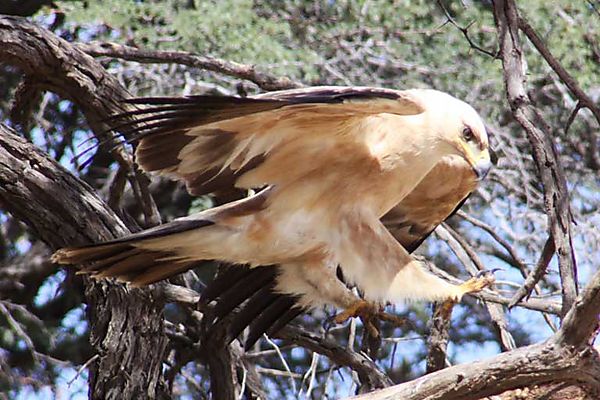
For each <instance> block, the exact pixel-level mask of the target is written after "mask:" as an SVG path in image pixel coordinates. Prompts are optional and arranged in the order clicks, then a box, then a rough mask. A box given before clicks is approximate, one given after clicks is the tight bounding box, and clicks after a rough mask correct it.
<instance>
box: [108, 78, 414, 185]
mask: <svg viewBox="0 0 600 400" xmlns="http://www.w3.org/2000/svg"><path fill="white" fill-rule="evenodd" d="M413 93H414V92H411V91H396V90H389V89H376V88H365V87H315V88H309V89H295V90H288V91H280V92H273V93H269V94H265V95H261V96H256V97H251V98H239V97H216V96H188V97H184V98H140V99H133V100H130V101H129V102H130V103H133V104H137V105H146V106H148V107H146V108H144V109H140V110H135V111H133V112H129V113H125V114H121V115H119V116H117V117H116V118H115V121H114V123H115V125H116V126H115V130H121V131H125V132H127V133H128V138H129V139H130V140H132V141H137V140H139V145H138V146H137V148H136V161H137V163H138V164H139V165H140V166H141V167H142V168H143V169H144V170H146V171H156V172H159V173H162V174H169V175H173V176H175V177H176V178H178V179H181V180H183V181H185V183H186V185H187V187H188V190H189V191H190V193H191V194H193V195H201V194H206V193H209V192H212V191H217V190H222V189H230V188H232V187H233V186H234V185H235V186H237V187H241V188H257V187H262V186H264V185H265V184H270V183H281V181H285V180H293V179H294V177H295V176H296V175H298V174H303V173H304V172H305V171H304V169H311V170H315V169H318V168H321V167H322V166H327V165H332V164H333V163H330V161H331V160H329V159H328V158H327V157H328V156H327V154H330V155H331V156H335V154H336V152H332V151H328V149H332V148H345V149H346V150H347V151H346V153H347V154H348V156H349V157H361V156H364V155H365V154H368V155H369V156H370V154H371V153H370V151H369V148H368V145H366V144H365V143H363V142H361V138H360V137H357V136H358V135H361V134H362V133H361V131H360V130H358V129H351V127H352V126H353V125H352V123H353V122H356V121H358V120H359V119H360V118H364V117H366V116H369V115H373V114H380V113H389V114H399V115H414V114H419V113H421V112H422V111H423V109H422V107H421V106H420V105H419V103H418V101H417V100H416V97H415V95H414V94H413ZM349 127H350V128H349ZM299 149H301V150H302V151H301V152H299V151H297V150H299ZM297 154H300V155H303V156H304V157H306V154H309V155H313V157H312V159H311V162H310V163H307V162H295V161H298V160H294V157H295V155H297ZM298 157H299V156H298ZM286 160H288V161H289V162H290V163H293V168H287V167H286V166H285V165H281V164H282V162H285V161H286ZM300 161H301V160H300ZM304 161H306V160H304Z"/></svg>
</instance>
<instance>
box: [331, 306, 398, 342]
mask: <svg viewBox="0 0 600 400" xmlns="http://www.w3.org/2000/svg"><path fill="white" fill-rule="evenodd" d="M356 317H358V318H360V319H361V320H362V322H363V325H364V327H365V328H366V329H367V330H368V331H369V333H370V335H371V336H372V337H375V338H377V337H379V329H378V328H377V326H376V325H375V324H374V321H375V320H376V319H378V320H380V321H385V322H390V323H391V324H392V325H394V326H395V327H400V326H403V325H404V324H405V323H406V321H405V320H404V318H400V317H398V316H396V315H393V314H389V313H386V312H384V311H383V309H382V308H381V307H380V306H379V305H377V304H373V303H369V302H368V301H366V300H358V301H356V302H355V303H353V304H351V305H350V307H348V308H347V309H345V310H344V311H342V312H341V313H339V314H338V315H336V316H335V317H334V318H333V321H334V322H335V323H337V324H342V323H344V322H346V321H348V320H349V319H350V318H356Z"/></svg>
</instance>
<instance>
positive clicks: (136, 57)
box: [76, 43, 303, 90]
mask: <svg viewBox="0 0 600 400" xmlns="http://www.w3.org/2000/svg"><path fill="white" fill-rule="evenodd" d="M76 47H77V48H79V49H80V50H82V51H84V52H86V53H87V54H89V55H91V56H94V57H112V58H120V59H122V60H128V61H135V62H139V63H144V64H154V63H159V64H181V65H187V66H189V67H194V68H200V69H205V70H208V71H213V72H218V73H221V74H224V75H229V76H233V77H236V78H240V79H245V80H248V81H250V82H254V83H255V84H256V85H258V87H260V88H261V89H264V90H282V89H293V88H298V87H301V86H303V85H302V84H300V83H298V82H294V81H292V80H291V79H289V78H285V77H283V78H282V77H276V76H273V75H270V74H268V73H266V72H262V71H259V70H258V69H257V68H256V67H255V66H254V65H247V64H240V63H236V62H233V61H227V60H222V59H220V58H214V57H207V56H199V55H195V54H192V53H188V52H185V51H161V50H146V49H138V48H135V47H131V46H124V45H121V44H117V43H78V44H77V45H76Z"/></svg>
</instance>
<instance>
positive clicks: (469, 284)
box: [452, 272, 496, 302]
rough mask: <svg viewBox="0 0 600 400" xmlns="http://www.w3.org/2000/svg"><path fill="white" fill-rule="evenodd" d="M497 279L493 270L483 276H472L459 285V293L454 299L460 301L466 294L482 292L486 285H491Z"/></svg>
mask: <svg viewBox="0 0 600 400" xmlns="http://www.w3.org/2000/svg"><path fill="white" fill-rule="evenodd" d="M495 280H496V278H494V273H493V272H486V273H485V274H484V275H483V276H477V277H474V278H471V279H469V280H468V281H466V282H465V283H463V284H461V285H459V286H458V291H457V294H456V296H455V297H454V298H453V299H452V300H454V301H456V302H459V301H460V299H461V298H462V297H463V296H464V295H465V294H472V293H477V292H480V291H482V290H483V289H485V288H486V287H488V286H491V285H492V284H493V283H494V281H495Z"/></svg>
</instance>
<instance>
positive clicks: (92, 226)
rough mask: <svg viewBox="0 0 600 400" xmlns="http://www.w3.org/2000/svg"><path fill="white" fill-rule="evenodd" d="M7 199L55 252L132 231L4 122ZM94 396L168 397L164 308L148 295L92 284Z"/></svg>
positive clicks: (1, 172)
mask: <svg viewBox="0 0 600 400" xmlns="http://www.w3.org/2000/svg"><path fill="white" fill-rule="evenodd" d="M0 201H1V203H2V207H3V208H4V209H6V210H7V211H8V212H10V213H11V214H13V215H14V216H15V217H17V218H18V219H20V220H21V221H24V222H25V223H27V225H28V226H29V228H30V229H31V230H32V231H33V232H34V234H35V235H36V236H37V237H39V238H41V239H42V240H44V241H45V242H46V243H47V244H48V245H49V246H50V247H52V248H58V247H61V246H66V245H73V244H82V243H88V242H94V241H100V240H106V239H110V238H113V237H117V236H121V235H123V234H125V233H127V232H128V231H127V228H126V227H125V226H124V225H123V223H122V222H121V220H119V219H118V218H117V217H116V215H115V214H114V213H113V212H112V211H111V210H110V209H109V208H108V207H107V206H106V205H105V204H104V203H103V202H102V201H101V200H100V199H99V198H98V197H97V196H96V194H95V193H94V191H93V189H91V188H90V187H89V186H88V185H87V184H85V183H84V182H82V181H80V180H79V179H77V178H75V177H74V176H73V175H72V174H71V173H70V172H69V171H67V170H66V169H65V168H63V167H62V166H61V165H60V164H58V163H56V162H55V161H53V160H51V159H49V158H48V156H47V155H46V154H45V153H43V152H42V151H40V150H39V149H37V148H36V147H35V146H33V145H32V144H30V143H28V142H27V141H25V140H24V139H22V138H20V137H18V136H17V135H16V134H15V133H14V132H13V131H12V130H11V129H10V128H8V127H6V126H5V125H2V124H0ZM85 295H86V298H87V302H88V315H89V321H90V324H91V342H92V345H93V347H94V350H95V352H96V354H97V355H98V357H97V358H96V359H95V361H94V362H93V363H91V365H90V372H91V373H90V397H91V398H93V399H116V398H119V399H141V398H152V399H154V398H168V397H169V396H168V393H167V392H166V388H165V387H164V382H163V380H162V374H161V372H162V360H163V356H164V350H165V346H166V338H165V336H164V334H163V315H162V309H163V304H162V303H160V302H156V301H154V300H153V298H152V297H151V296H150V295H149V293H148V292H147V291H142V290H135V291H128V290H126V289H125V287H124V286H123V285H117V284H112V283H109V282H107V281H102V282H93V281H88V282H87V285H86V290H85Z"/></svg>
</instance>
